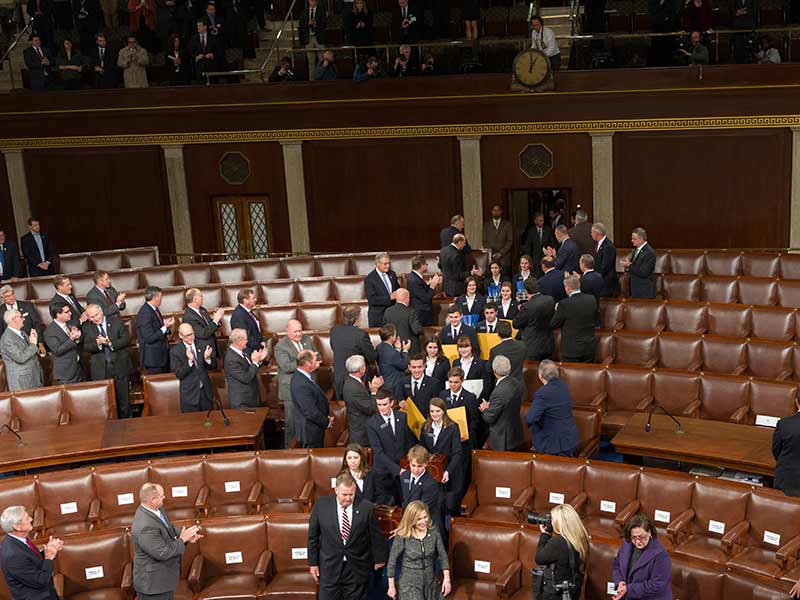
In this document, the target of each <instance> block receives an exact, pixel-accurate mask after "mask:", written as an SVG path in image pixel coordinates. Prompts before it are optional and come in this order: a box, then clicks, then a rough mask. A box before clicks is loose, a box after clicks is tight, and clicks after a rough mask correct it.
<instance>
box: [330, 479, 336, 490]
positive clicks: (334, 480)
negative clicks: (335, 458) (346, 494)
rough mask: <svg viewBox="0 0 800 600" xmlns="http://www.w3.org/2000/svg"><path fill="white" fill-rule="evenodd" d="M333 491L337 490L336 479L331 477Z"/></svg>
mask: <svg viewBox="0 0 800 600" xmlns="http://www.w3.org/2000/svg"><path fill="white" fill-rule="evenodd" d="M331 489H332V490H335V489H336V477H331Z"/></svg>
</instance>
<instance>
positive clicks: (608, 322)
mask: <svg viewBox="0 0 800 600" xmlns="http://www.w3.org/2000/svg"><path fill="white" fill-rule="evenodd" d="M625 310H626V305H625V303H624V302H622V300H621V299H618V298H603V299H602V300H600V327H601V328H602V329H608V330H611V331H613V330H615V329H623V328H624V327H625Z"/></svg>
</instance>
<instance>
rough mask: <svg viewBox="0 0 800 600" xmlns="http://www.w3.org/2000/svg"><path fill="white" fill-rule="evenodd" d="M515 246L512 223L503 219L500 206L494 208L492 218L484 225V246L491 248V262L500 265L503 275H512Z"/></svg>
mask: <svg viewBox="0 0 800 600" xmlns="http://www.w3.org/2000/svg"><path fill="white" fill-rule="evenodd" d="M513 244H514V233H513V232H512V230H511V223H510V222H509V221H507V220H506V219H504V218H503V209H502V208H501V207H500V205H499V204H495V205H494V206H492V218H491V219H490V220H489V221H486V223H484V224H483V245H484V247H485V248H489V250H490V252H491V254H492V255H491V260H493V261H497V262H498V263H500V266H501V267H502V268H503V273H507V274H508V273H511V247H512V245H513Z"/></svg>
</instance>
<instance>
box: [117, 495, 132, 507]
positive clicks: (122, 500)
mask: <svg viewBox="0 0 800 600" xmlns="http://www.w3.org/2000/svg"><path fill="white" fill-rule="evenodd" d="M117 504H119V505H120V506H123V505H124V504H133V494H130V493H128V494H117Z"/></svg>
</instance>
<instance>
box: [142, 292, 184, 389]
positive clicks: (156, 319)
mask: <svg viewBox="0 0 800 600" xmlns="http://www.w3.org/2000/svg"><path fill="white" fill-rule="evenodd" d="M161 298H162V296H161V288H159V287H156V286H154V285H150V286H147V287H146V288H145V289H144V299H145V303H144V304H142V307H141V308H140V309H139V312H138V313H137V314H136V339H137V340H138V341H139V364H140V365H141V367H142V368H143V369H144V371H145V373H147V374H148V375H157V374H159V373H169V334H170V327H172V326H173V325H174V324H175V319H174V318H173V317H168V318H166V319H165V318H164V317H163V316H161V311H160V310H159V309H158V307H159V306H161Z"/></svg>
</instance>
